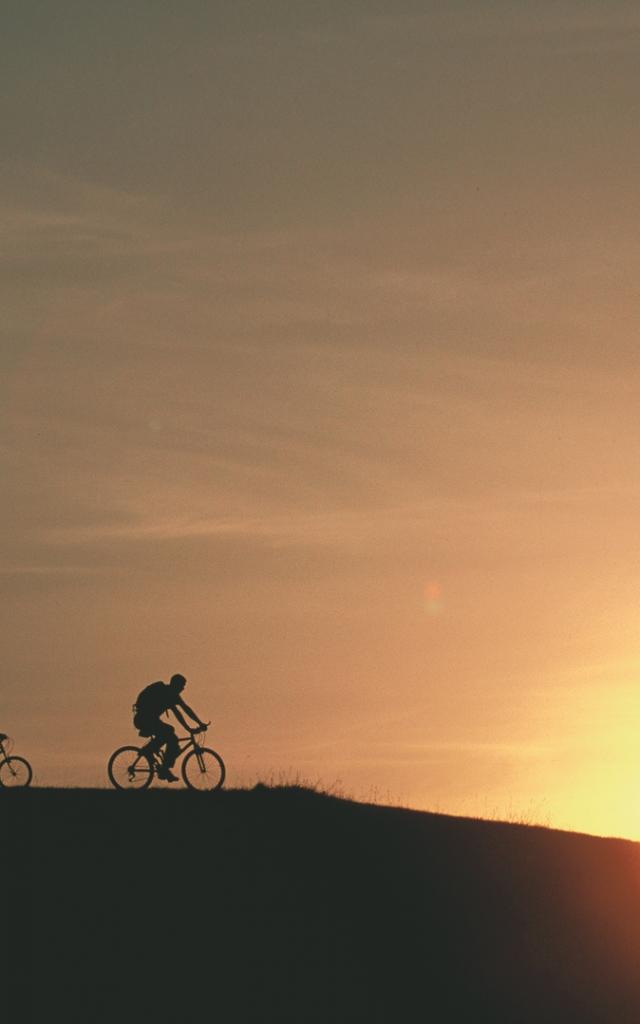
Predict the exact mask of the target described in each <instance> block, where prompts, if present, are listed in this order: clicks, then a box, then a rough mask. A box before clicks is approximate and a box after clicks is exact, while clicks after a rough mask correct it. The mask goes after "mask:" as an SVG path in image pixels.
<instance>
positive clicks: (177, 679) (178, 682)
mask: <svg viewBox="0 0 640 1024" xmlns="http://www.w3.org/2000/svg"><path fill="white" fill-rule="evenodd" d="M186 685H187V680H186V679H185V677H184V676H181V675H180V673H179V672H176V674H175V675H174V676H171V679H170V680H169V686H172V687H173V689H174V690H184V688H185V686H186Z"/></svg>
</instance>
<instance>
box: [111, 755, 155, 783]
mask: <svg viewBox="0 0 640 1024" xmlns="http://www.w3.org/2000/svg"><path fill="white" fill-rule="evenodd" d="M107 772H108V774H109V779H110V780H111V783H112V785H114V786H115V787H116V789H147V787H148V786H150V785H151V780H152V778H153V766H152V764H151V762H150V760H149V758H148V757H147V755H146V754H143V753H142V752H141V750H140V749H139V747H119V748H118V750H114V752H113V754H112V755H111V757H110V758H109V764H108V765H107Z"/></svg>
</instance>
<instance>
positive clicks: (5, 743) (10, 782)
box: [0, 732, 33, 789]
mask: <svg viewBox="0 0 640 1024" xmlns="http://www.w3.org/2000/svg"><path fill="white" fill-rule="evenodd" d="M10 743H11V740H10V739H9V737H8V736H7V735H6V733H4V732H0V756H1V760H0V786H2V787H3V788H4V789H12V788H13V789H23V788H24V787H25V786H29V785H30V784H31V779H32V778H33V771H32V770H31V765H30V764H29V762H28V761H25V759H24V757H16V756H15V755H14V754H11V752H10V746H9V744H10Z"/></svg>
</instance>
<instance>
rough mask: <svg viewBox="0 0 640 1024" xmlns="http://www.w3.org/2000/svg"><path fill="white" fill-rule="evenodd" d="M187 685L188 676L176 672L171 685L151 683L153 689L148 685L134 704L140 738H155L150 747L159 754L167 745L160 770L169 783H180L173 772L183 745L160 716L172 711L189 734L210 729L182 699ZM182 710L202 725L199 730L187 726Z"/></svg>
mask: <svg viewBox="0 0 640 1024" xmlns="http://www.w3.org/2000/svg"><path fill="white" fill-rule="evenodd" d="M186 685H187V680H186V679H185V677H184V676H181V675H179V674H178V673H176V675H173V676H171V679H170V680H169V682H168V683H163V682H162V681H161V680H160V682H157V683H150V684H149V686H145V688H144V690H142V692H141V693H140V694H139V695H138V699H137V700H136V703H135V704H134V705H133V710H134V716H133V724H134V725H135V727H136V729H137V730H138V732H139V734H140V736H145V737H146V736H151V737H152V739H151V743H150V744H149V748H150V749H152V750H157V751H159V750H160V749H161V748H162V747H163V746H164V748H165V749H164V756H163V758H162V765H161V767H160V768H159V769H158V773H157V774H158V778H159V779H165V780H166V781H167V782H177V779H178V776H177V775H174V774H173V772H172V771H171V769H172V768H173V766H174V764H175V762H176V758H177V756H178V754H179V753H180V746H179V744H178V737H177V736H176V731H175V729H174V728H173V726H172V725H169V723H168V722H162V721H161V720H160V715H163V714H165V712H167V711H172V712H173V714H174V715H175V717H176V718H177V719H178V721H179V722H180V724H181V725H182V726H184V728H185V729H187V730H188V731H189V732H200V731H202V730H203V729H206V725H205V723H204V722H203V721H201V719H200V718H199V717H198V715H197V714H196V713H195V711H193V710H192V709H191V708H190V707H189V705H188V704H185V702H184V701H183V699H182V697H181V696H180V694H181V693H182V691H183V690H184V688H185V686H186ZM180 708H182V711H185V712H186V713H187V715H189V717H190V718H192V719H193V721H194V722H197V723H198V728H197V729H192V728H191V727H190V726H189V725H187V722H186V721H185V719H184V716H183V714H182V711H180Z"/></svg>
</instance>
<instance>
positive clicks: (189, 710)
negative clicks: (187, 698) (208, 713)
mask: <svg viewBox="0 0 640 1024" xmlns="http://www.w3.org/2000/svg"><path fill="white" fill-rule="evenodd" d="M177 703H178V704H179V705H180V707H181V708H182V709H183V711H186V712H187V714H188V715H189V717H190V718H193V720H194V722H197V723H198V725H199V726H200V727H201V728H204V722H203V721H202V720H201V719H200V718H198V716H197V715H196V713H195V711H193V710H192V708H190V707H189V705H188V704H185V702H184V701H183V699H182V697H179V698H178V701H177ZM173 710H174V713H175V714H176V716H177V715H178V709H177V708H176V707H174V709H173ZM182 724H183V725H184V727H185V729H188V728H189V726H188V725H187V723H186V722H185V721H184V719H182Z"/></svg>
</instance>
